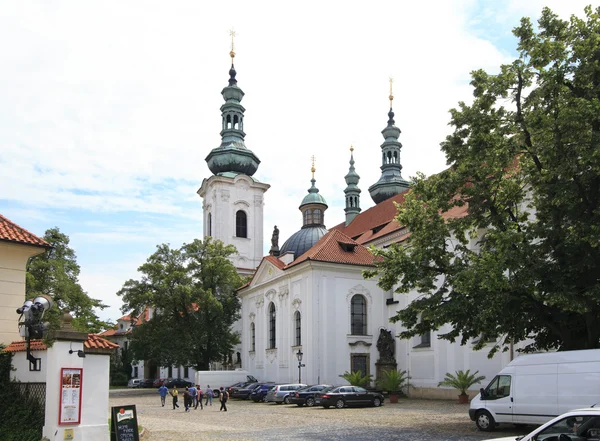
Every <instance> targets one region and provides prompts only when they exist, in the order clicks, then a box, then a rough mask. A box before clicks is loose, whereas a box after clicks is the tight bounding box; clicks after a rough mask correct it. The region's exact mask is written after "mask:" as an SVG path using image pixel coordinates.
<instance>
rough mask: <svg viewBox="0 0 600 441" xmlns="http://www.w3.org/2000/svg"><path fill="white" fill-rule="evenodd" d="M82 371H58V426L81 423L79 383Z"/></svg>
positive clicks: (76, 369) (74, 369)
mask: <svg viewBox="0 0 600 441" xmlns="http://www.w3.org/2000/svg"><path fill="white" fill-rule="evenodd" d="M82 379H83V369H81V368H62V369H61V370H60V403H59V406H58V408H59V412H58V424H59V425H66V424H80V423H81V381H82Z"/></svg>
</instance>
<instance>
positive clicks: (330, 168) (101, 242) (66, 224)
mask: <svg viewBox="0 0 600 441" xmlns="http://www.w3.org/2000/svg"><path fill="white" fill-rule="evenodd" d="M588 2H589V0H587V1H580V0H570V1H568V2H567V1H565V0H546V1H542V0H528V1H526V2H524V1H521V0H505V1H495V0H480V1H476V0H439V1H435V0H434V1H429V2H418V1H415V2H407V1H397V0H396V1H394V0H392V1H383V0H382V1H374V2H363V1H361V2H359V1H352V0H346V1H337V0H336V1H334V0H330V1H327V2H325V1H312V0H305V1H303V2H281V1H261V0H255V1H252V2H248V1H227V2H199V1H193V0H190V1H184V0H174V1H168V2H167V1H162V2H155V1H150V0H140V1H134V0H130V1H122V2H116V1H85V2H82V1H79V0H73V1H52V0H40V1H33V0H31V1H18V2H8V1H6V2H3V3H2V7H1V8H0V42H2V43H0V213H1V214H3V215H4V216H6V217H7V218H9V219H11V220H12V221H14V222H16V223H17V224H19V225H20V226H22V227H24V228H26V229H27V230H29V231H31V232H32V233H34V234H36V235H38V236H43V234H44V232H45V231H46V230H47V229H48V228H52V227H59V229H60V230H61V232H63V233H65V234H67V235H68V236H69V238H70V246H71V247H72V248H73V249H74V250H75V252H76V254H77V262H78V263H79V265H80V267H81V274H80V279H79V281H80V283H81V285H82V287H83V289H84V290H85V291H87V293H88V294H89V295H90V296H91V297H94V298H98V299H101V300H102V301H103V302H104V303H106V304H107V305H109V307H108V308H106V309H104V310H103V311H97V313H98V315H99V317H100V318H102V319H104V320H113V321H114V320H116V319H117V318H119V317H120V316H122V315H123V313H122V312H121V307H122V302H121V299H120V298H119V297H118V296H117V295H116V293H117V291H118V290H119V289H120V288H121V287H122V286H123V284H124V282H125V281H126V280H128V279H137V278H139V273H138V272H137V268H138V267H139V266H140V265H141V264H142V263H144V262H145V261H146V259H147V258H148V257H149V256H150V255H151V254H152V253H153V252H154V251H155V249H156V246H157V245H159V244H162V243H169V244H170V245H171V246H172V247H179V246H181V245H182V244H183V243H188V242H191V241H192V240H194V239H196V238H202V231H203V229H202V201H201V199H200V197H199V196H198V195H197V194H196V192H197V190H198V188H199V187H200V185H201V183H202V180H203V179H204V178H207V177H209V176H210V171H209V170H208V167H207V165H206V162H205V160H204V159H205V157H206V156H207V155H208V153H209V152H210V150H211V149H213V148H215V147H218V146H219V145H220V141H221V138H220V135H219V132H220V130H221V113H220V110H219V109H220V106H221V105H222V104H223V102H224V101H223V98H222V96H221V90H222V89H223V87H225V86H226V85H227V80H228V77H229V76H228V71H229V68H230V64H231V60H230V58H229V51H230V50H231V38H230V36H229V30H230V29H233V30H235V32H236V38H235V52H236V54H237V55H236V58H235V67H236V71H237V80H238V86H239V87H240V88H241V89H242V90H243V91H244V92H245V94H246V95H245V97H244V99H243V101H242V104H243V105H244V107H245V108H246V113H245V119H244V130H245V132H246V139H245V141H246V146H247V147H248V148H249V149H251V150H252V151H253V152H254V153H255V154H256V155H257V156H258V157H259V159H260V160H261V164H260V166H259V168H258V171H257V172H256V174H255V175H254V177H255V178H257V179H258V180H260V181H261V182H265V183H268V184H270V185H271V188H270V189H269V190H268V192H267V193H266V194H265V206H264V216H265V220H264V238H265V244H264V247H265V254H266V253H267V252H268V249H269V248H270V245H271V244H270V237H271V232H272V231H273V226H274V225H277V226H278V228H279V230H280V240H279V243H280V246H281V245H282V244H283V242H285V240H286V239H287V238H288V237H289V236H291V235H292V234H293V233H295V232H296V231H297V230H299V229H300V227H301V226H302V217H301V213H300V211H299V210H298V206H299V205H300V202H301V201H302V199H303V197H304V196H305V195H306V194H307V190H308V188H309V187H310V178H311V173H310V168H311V156H312V155H314V156H315V158H316V163H315V168H316V173H315V179H316V180H317V187H318V188H319V190H320V193H321V195H323V196H324V197H325V199H326V200H327V202H328V205H329V208H328V210H327V211H326V213H325V223H326V226H327V227H332V226H334V225H337V224H338V223H340V222H342V221H344V219H345V216H344V211H343V209H344V193H343V189H344V188H345V187H346V183H345V181H344V175H345V174H346V173H347V172H348V167H349V162H348V161H349V159H350V152H349V148H350V146H351V145H352V146H354V159H355V161H356V164H355V167H356V171H357V173H358V174H359V175H360V177H361V180H360V182H359V187H360V188H361V189H362V194H361V201H360V204H361V207H362V209H363V210H365V209H367V208H369V207H371V206H372V205H373V202H372V200H371V198H370V196H369V193H368V187H369V186H370V185H372V184H374V183H375V182H376V181H377V180H378V179H379V176H380V174H381V171H380V169H379V167H380V166H381V156H380V152H381V150H380V145H381V143H382V142H383V137H382V135H381V130H383V128H384V127H385V126H386V124H387V119H388V117H387V112H388V110H389V101H388V95H389V78H390V77H392V78H393V79H394V83H393V94H394V101H393V104H394V112H395V115H396V116H395V120H396V126H398V127H399V128H400V129H401V130H402V133H401V135H400V142H401V143H402V145H403V147H402V153H401V163H402V166H403V170H402V173H403V177H404V178H405V179H407V180H408V179H410V178H411V177H412V176H415V174H416V173H417V172H423V173H425V174H426V175H431V174H433V173H437V172H439V171H441V170H443V169H444V168H445V167H446V161H445V158H444V155H443V153H442V152H441V150H440V143H441V142H442V141H443V140H444V139H445V137H446V136H447V135H448V134H450V133H451V130H452V128H451V127H450V126H449V125H448V123H449V121H450V117H449V113H448V111H449V109H451V108H454V107H456V106H457V105H458V102H460V101H465V102H469V101H471V99H472V90H471V87H470V86H469V81H470V72H471V71H472V70H475V69H480V68H481V69H485V70H486V71H488V72H490V73H494V72H497V71H498V69H499V67H500V65H501V64H503V63H508V62H510V61H512V60H513V59H514V58H515V57H516V56H517V52H516V39H515V38H514V37H513V36H512V33H511V30H512V29H513V28H514V27H515V26H517V25H518V24H519V20H520V19H521V17H523V16H528V17H531V18H532V20H533V21H536V20H537V18H538V17H539V15H540V13H541V10H542V7H543V6H549V7H550V8H551V9H552V10H553V11H554V12H556V13H557V14H559V15H560V16H561V17H562V18H565V19H566V18H568V17H569V16H570V15H571V14H577V15H583V8H584V6H585V5H586V4H587V3H588Z"/></svg>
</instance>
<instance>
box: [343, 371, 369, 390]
mask: <svg viewBox="0 0 600 441" xmlns="http://www.w3.org/2000/svg"><path fill="white" fill-rule="evenodd" d="M372 376H373V375H372V374H369V375H364V374H363V373H362V371H356V372H348V371H346V372H344V373H343V374H342V375H340V377H341V378H343V379H344V380H346V381H347V382H348V383H350V384H351V385H352V386H361V387H366V386H368V385H369V384H370V383H371V377H372Z"/></svg>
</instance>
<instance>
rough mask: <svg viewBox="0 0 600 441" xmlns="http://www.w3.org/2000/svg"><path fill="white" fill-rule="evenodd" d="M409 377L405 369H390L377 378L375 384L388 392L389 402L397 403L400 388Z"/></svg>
mask: <svg viewBox="0 0 600 441" xmlns="http://www.w3.org/2000/svg"><path fill="white" fill-rule="evenodd" d="M409 378H410V377H409V376H407V375H406V371H396V370H390V371H386V372H385V373H384V374H383V376H382V377H381V378H378V379H377V386H378V387H379V388H380V389H382V390H384V391H386V392H387V393H388V394H389V397H390V403H397V402H398V395H399V394H401V393H402V391H401V390H400V389H401V388H402V387H404V383H406V382H407V380H408V379H409Z"/></svg>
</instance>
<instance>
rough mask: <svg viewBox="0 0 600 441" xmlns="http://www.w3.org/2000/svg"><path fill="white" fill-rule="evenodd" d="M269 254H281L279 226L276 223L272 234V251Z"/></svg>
mask: <svg viewBox="0 0 600 441" xmlns="http://www.w3.org/2000/svg"><path fill="white" fill-rule="evenodd" d="M269 254H271V255H273V256H279V228H277V225H275V228H273V235H272V236H271V251H270V252H269Z"/></svg>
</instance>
